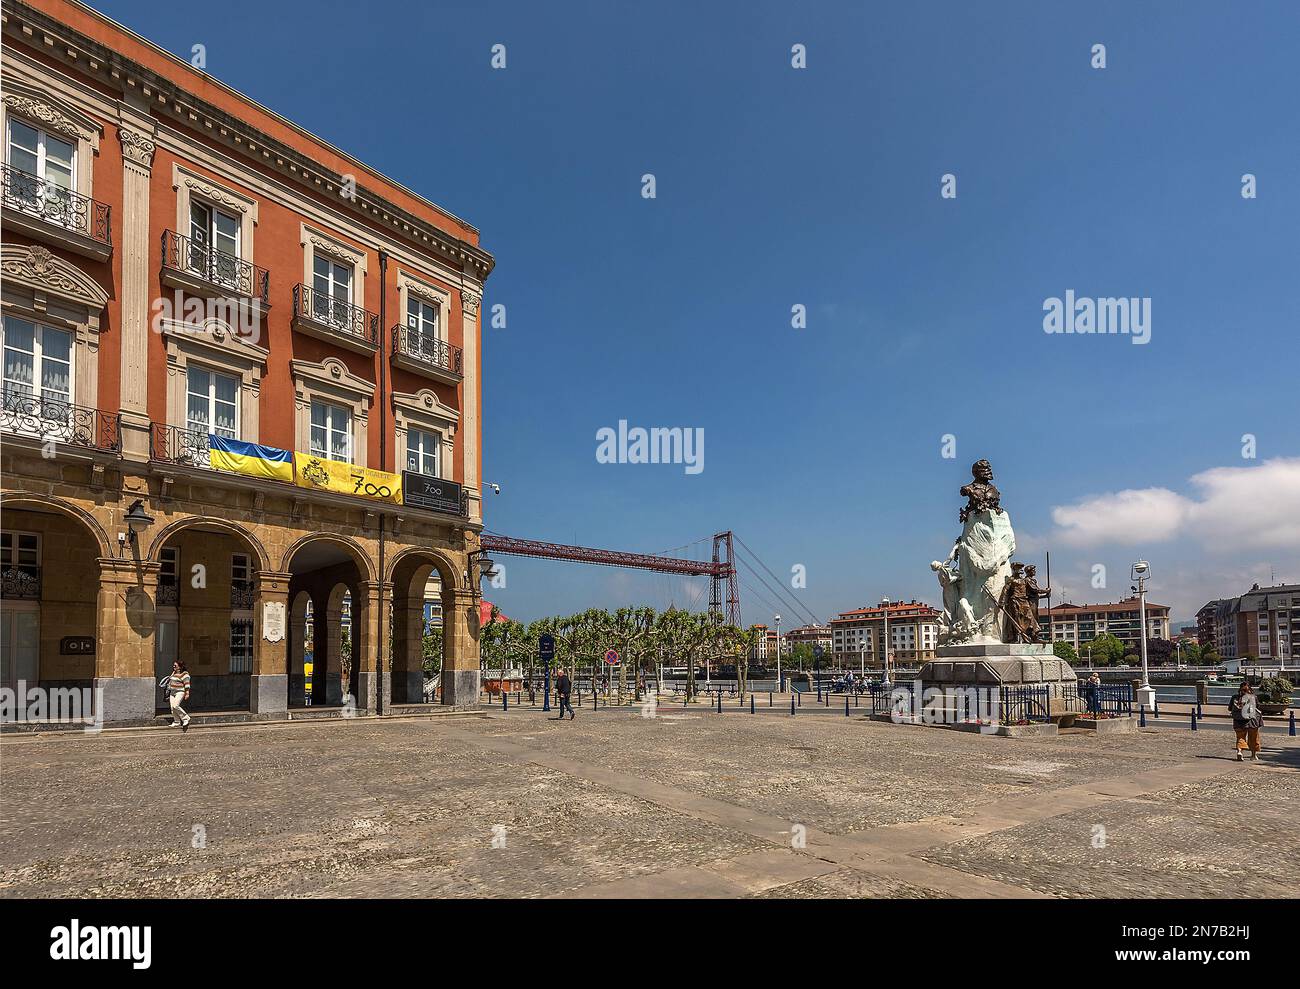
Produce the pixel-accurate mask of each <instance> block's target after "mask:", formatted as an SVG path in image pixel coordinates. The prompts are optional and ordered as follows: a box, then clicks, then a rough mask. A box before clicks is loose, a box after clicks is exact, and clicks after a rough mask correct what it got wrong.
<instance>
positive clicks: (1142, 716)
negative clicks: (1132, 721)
mask: <svg viewBox="0 0 1300 989" xmlns="http://www.w3.org/2000/svg"><path fill="white" fill-rule="evenodd" d="M1146 726H1147V706H1146V705H1145V704H1143V705H1141V706H1140V707H1139V708H1138V727H1139V728H1145V727H1146Z"/></svg>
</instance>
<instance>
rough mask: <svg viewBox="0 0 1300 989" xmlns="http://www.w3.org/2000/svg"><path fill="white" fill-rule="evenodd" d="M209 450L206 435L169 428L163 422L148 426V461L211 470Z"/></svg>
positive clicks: (178, 428)
mask: <svg viewBox="0 0 1300 989" xmlns="http://www.w3.org/2000/svg"><path fill="white" fill-rule="evenodd" d="M210 449H211V440H209V439H208V434H207V433H200V432H196V431H195V430H192V429H182V428H181V427H180V426H169V425H167V424H166V423H164V422H155V423H151V424H150V428H149V459H150V460H157V461H159V462H161V463H165V464H180V465H181V466H182V467H202V468H203V469H204V470H211V469H212V460H211V458H210V457H209V456H208V452H209V450H210Z"/></svg>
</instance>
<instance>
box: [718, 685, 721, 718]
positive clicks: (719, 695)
mask: <svg viewBox="0 0 1300 989" xmlns="http://www.w3.org/2000/svg"><path fill="white" fill-rule="evenodd" d="M718 713H719V714H721V713H722V691H721V689H719V690H718Z"/></svg>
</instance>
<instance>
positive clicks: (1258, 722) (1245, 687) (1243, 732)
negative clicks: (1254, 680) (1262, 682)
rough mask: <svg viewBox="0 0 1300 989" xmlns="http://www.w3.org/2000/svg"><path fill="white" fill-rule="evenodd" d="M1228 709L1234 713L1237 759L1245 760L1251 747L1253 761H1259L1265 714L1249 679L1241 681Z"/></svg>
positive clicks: (1233, 725)
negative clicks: (1260, 731) (1245, 755)
mask: <svg viewBox="0 0 1300 989" xmlns="http://www.w3.org/2000/svg"><path fill="white" fill-rule="evenodd" d="M1228 711H1229V713H1231V715H1232V730H1233V731H1235V732H1236V733H1237V761H1238V762H1242V761H1243V760H1244V758H1245V757H1244V753H1245V751H1246V749H1247V748H1249V749H1250V758H1251V761H1252V762H1259V748H1260V745H1259V729H1260V727H1261V726H1262V725H1263V724H1264V716H1263V714H1262V713H1261V712H1260V710H1259V701H1258V699H1257V698H1256V697H1255V692H1254V691H1253V690H1251V689H1250V682H1249V681H1248V680H1242V681H1241V686H1240V687H1238V688H1237V693H1236V694H1234V695H1233V698H1232V700H1230V701H1229V702H1228Z"/></svg>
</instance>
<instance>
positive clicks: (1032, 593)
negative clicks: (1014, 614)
mask: <svg viewBox="0 0 1300 989" xmlns="http://www.w3.org/2000/svg"><path fill="white" fill-rule="evenodd" d="M1025 589H1026V591H1027V592H1028V595H1029V607H1030V609H1031V610H1032V611H1033V613H1034V628H1038V602H1039V601H1041V600H1042V599H1043V598H1045V597H1047V596H1048V595H1050V594H1051V593H1052V589H1051V588H1050V587H1039V586H1038V568H1037V567H1036V566H1034V565H1033V564H1032V563H1031V564H1029V565H1028V566H1027V567H1025Z"/></svg>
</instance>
